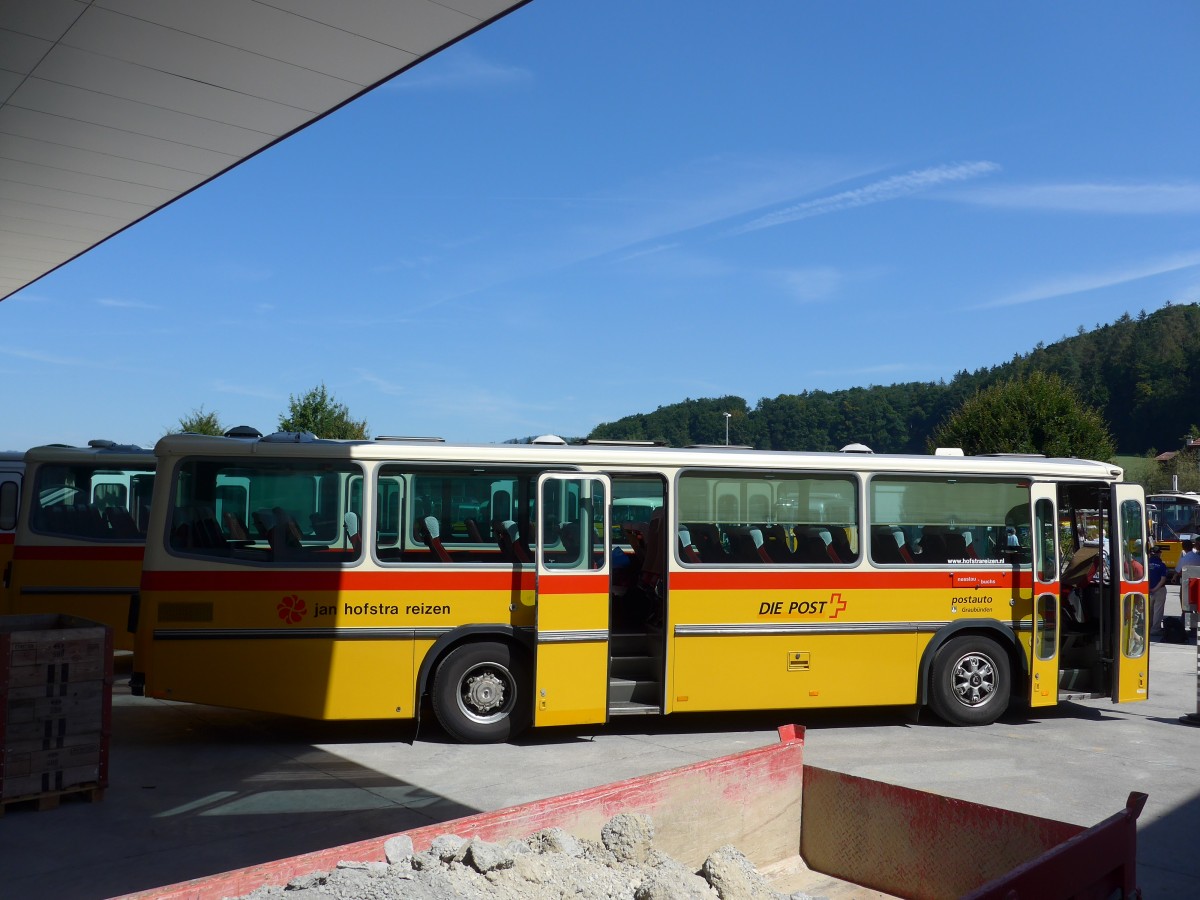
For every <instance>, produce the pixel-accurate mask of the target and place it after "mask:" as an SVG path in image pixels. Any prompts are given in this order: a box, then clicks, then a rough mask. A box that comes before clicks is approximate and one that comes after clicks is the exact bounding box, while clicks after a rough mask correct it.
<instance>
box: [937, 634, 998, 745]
mask: <svg viewBox="0 0 1200 900" xmlns="http://www.w3.org/2000/svg"><path fill="white" fill-rule="evenodd" d="M997 637H998V635H996V634H995V633H981V632H977V631H966V632H962V633H959V634H956V635H955V636H954V637H952V638H949V639H948V640H946V641H944V642H943V643H942V644H941V646H939V647H938V649H937V652H936V653H935V654H934V655H933V659H932V663H931V665H930V669H929V678H928V679H927V682H926V683H927V684H928V690H929V706H930V707H931V708H932V709H933V711H934V712H935V713H936V714H937V715H938V717H939V718H940V719H942V720H943V721H944V722H947V723H949V724H951V725H990V724H991V723H992V722H995V721H996V720H997V719H998V718H1000V716H1002V715H1003V714H1004V712H1005V711H1006V710H1007V709H1008V706H1009V704H1010V702H1011V701H1012V699H1013V696H1014V691H1013V681H1014V679H1013V661H1012V655H1011V648H1010V647H1007V646H1005V645H1004V644H1003V643H1002V642H1001V641H1000V640H997Z"/></svg>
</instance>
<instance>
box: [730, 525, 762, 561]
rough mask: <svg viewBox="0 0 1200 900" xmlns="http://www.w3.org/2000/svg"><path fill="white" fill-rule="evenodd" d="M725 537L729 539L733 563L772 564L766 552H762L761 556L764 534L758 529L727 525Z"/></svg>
mask: <svg viewBox="0 0 1200 900" xmlns="http://www.w3.org/2000/svg"><path fill="white" fill-rule="evenodd" d="M756 532H757V535H758V539H757V540H755V533H756ZM725 536H726V537H728V538H729V555H730V557H731V561H732V562H737V563H760V562H763V561H764V560H765V561H767V562H770V557H769V556H767V555H766V551H762V553H761V555H760V552H759V551H760V549H761V544H762V532H761V531H758V529H757V528H754V529H751V528H749V527H747V526H745V525H726V526H725Z"/></svg>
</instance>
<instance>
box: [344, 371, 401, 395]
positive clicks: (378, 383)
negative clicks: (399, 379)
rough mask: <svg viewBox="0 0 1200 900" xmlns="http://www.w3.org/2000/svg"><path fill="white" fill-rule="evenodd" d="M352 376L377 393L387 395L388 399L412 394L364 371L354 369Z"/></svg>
mask: <svg viewBox="0 0 1200 900" xmlns="http://www.w3.org/2000/svg"><path fill="white" fill-rule="evenodd" d="M354 374H355V375H357V376H358V377H359V378H361V379H362V380H363V381H365V382H366V383H367V384H369V385H371V386H373V387H374V388H375V389H376V390H377V391H379V393H381V394H387V395H388V396H390V397H404V396H408V395H410V394H411V393H412V390H411V389H410V388H408V387H406V386H404V385H402V384H396V382H394V381H387V380H386V379H383V378H380V377H379V376H378V375H375V374H374V373H372V372H368V371H367V370H366V369H355V370H354Z"/></svg>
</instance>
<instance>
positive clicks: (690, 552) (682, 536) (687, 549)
mask: <svg viewBox="0 0 1200 900" xmlns="http://www.w3.org/2000/svg"><path fill="white" fill-rule="evenodd" d="M679 558H680V559H682V560H683V561H684V562H689V563H698V562H700V551H699V550H697V549H696V545H695V544H693V543H692V533H691V532H690V531H688V528H687V526H686V525H680V526H679Z"/></svg>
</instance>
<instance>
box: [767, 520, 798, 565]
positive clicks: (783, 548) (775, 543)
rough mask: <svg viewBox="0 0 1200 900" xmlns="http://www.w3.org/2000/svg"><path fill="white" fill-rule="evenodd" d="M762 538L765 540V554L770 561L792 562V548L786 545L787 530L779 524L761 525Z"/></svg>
mask: <svg viewBox="0 0 1200 900" xmlns="http://www.w3.org/2000/svg"><path fill="white" fill-rule="evenodd" d="M763 540H764V541H765V542H766V548H767V555H768V556H770V557H771V561H772V562H777V563H786V562H793V561H794V559H793V556H792V550H791V548H790V547H789V546H788V539H787V530H786V529H785V528H784V527H783V526H782V525H780V524H778V523H776V524H774V525H766V526H764V527H763Z"/></svg>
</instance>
